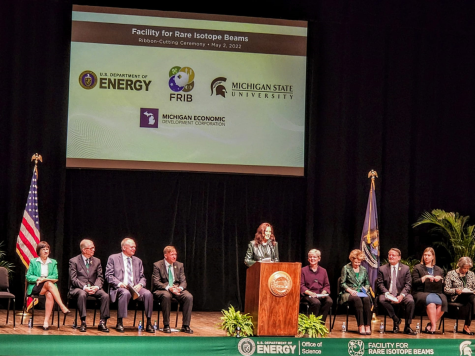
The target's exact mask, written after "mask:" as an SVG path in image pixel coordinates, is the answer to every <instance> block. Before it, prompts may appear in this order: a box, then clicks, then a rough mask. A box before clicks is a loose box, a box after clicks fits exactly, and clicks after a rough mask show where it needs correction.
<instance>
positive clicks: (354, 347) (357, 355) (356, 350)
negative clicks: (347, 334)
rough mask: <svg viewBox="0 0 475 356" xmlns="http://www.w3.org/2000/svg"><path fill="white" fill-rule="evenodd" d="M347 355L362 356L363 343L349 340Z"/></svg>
mask: <svg viewBox="0 0 475 356" xmlns="http://www.w3.org/2000/svg"><path fill="white" fill-rule="evenodd" d="M348 354H349V355H350V356H363V355H364V342H363V341H361V340H350V341H349V342H348Z"/></svg>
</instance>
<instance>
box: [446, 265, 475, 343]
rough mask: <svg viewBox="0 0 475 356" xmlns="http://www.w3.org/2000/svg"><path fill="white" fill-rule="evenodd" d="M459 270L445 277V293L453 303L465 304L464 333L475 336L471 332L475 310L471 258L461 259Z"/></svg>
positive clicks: (474, 278) (474, 275)
mask: <svg viewBox="0 0 475 356" xmlns="http://www.w3.org/2000/svg"><path fill="white" fill-rule="evenodd" d="M457 267H458V268H457V269H455V270H453V271H450V272H448V273H447V277H445V287H444V292H445V294H447V295H448V296H449V298H450V301H451V302H453V303H461V304H463V309H461V310H462V312H463V314H465V325H464V326H463V330H462V333H463V334H467V335H473V332H472V331H470V324H471V323H472V314H473V311H474V310H475V294H474V293H475V274H474V273H473V272H472V271H470V268H472V267H473V262H472V259H471V258H470V257H461V258H460V259H459V261H458V263H457Z"/></svg>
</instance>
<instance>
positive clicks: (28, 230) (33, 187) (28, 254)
mask: <svg viewBox="0 0 475 356" xmlns="http://www.w3.org/2000/svg"><path fill="white" fill-rule="evenodd" d="M37 181H38V171H37V169H36V166H35V168H34V169H33V177H31V183H30V191H29V192H28V200H27V201H26V207H25V211H24V212H23V219H22V221H21V226H20V232H19V233H18V238H17V242H16V252H17V253H18V256H20V258H21V260H22V261H23V264H24V265H25V267H26V268H27V269H28V267H29V266H30V261H31V260H32V259H34V258H36V257H38V255H37V254H36V246H37V245H38V242H40V219H39V216H38V185H37ZM37 302H38V301H37V300H34V299H33V298H30V297H28V300H27V302H26V310H29V309H30V308H31V307H32V305H33V303H35V304H36V303H37Z"/></svg>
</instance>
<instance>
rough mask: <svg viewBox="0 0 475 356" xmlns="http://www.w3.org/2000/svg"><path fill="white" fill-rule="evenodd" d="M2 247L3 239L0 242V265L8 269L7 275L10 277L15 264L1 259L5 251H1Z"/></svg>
mask: <svg viewBox="0 0 475 356" xmlns="http://www.w3.org/2000/svg"><path fill="white" fill-rule="evenodd" d="M2 248H3V241H2V242H0V267H5V268H6V269H7V271H8V275H9V276H10V278H12V275H13V268H14V267H15V265H14V264H13V263H10V262H8V261H5V260H4V259H3V258H4V257H5V255H6V252H5V251H3V250H2Z"/></svg>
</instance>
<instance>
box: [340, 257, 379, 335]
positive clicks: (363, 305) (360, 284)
mask: <svg viewBox="0 0 475 356" xmlns="http://www.w3.org/2000/svg"><path fill="white" fill-rule="evenodd" d="M349 258H350V261H351V262H350V263H348V264H347V265H345V266H343V268H342V270H341V279H340V288H341V292H340V304H343V303H346V302H348V303H349V304H350V305H351V306H353V307H354V309H355V310H356V313H355V316H356V322H357V324H358V331H359V333H360V334H361V335H371V304H372V303H371V297H370V293H369V287H370V285H369V279H368V272H367V271H366V268H364V267H363V266H361V262H362V261H363V260H364V258H365V256H364V253H363V251H361V250H353V251H351V252H350V256H349Z"/></svg>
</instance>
